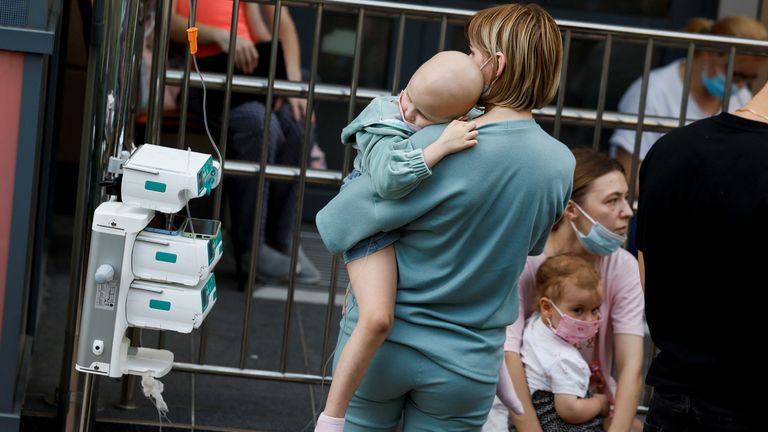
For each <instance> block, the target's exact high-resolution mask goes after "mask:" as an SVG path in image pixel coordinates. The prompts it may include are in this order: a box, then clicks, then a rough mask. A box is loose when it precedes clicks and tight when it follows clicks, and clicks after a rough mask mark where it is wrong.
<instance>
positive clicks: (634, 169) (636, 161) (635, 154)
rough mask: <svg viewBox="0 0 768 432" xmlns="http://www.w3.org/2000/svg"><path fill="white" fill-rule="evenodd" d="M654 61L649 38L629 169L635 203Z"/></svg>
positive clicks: (630, 192)
mask: <svg viewBox="0 0 768 432" xmlns="http://www.w3.org/2000/svg"><path fill="white" fill-rule="evenodd" d="M652 60H653V38H648V42H647V43H646V45H645V63H644V64H643V80H642V83H641V84H640V103H639V106H638V107H637V119H638V120H637V128H636V130H635V148H634V150H633V151H632V164H631V165H630V166H631V168H630V169H629V171H630V173H629V202H630V203H633V202H635V184H636V183H637V177H638V176H637V174H638V168H639V165H640V148H641V143H642V142H643V118H644V117H645V105H646V100H647V96H648V81H649V80H650V76H651V61H652Z"/></svg>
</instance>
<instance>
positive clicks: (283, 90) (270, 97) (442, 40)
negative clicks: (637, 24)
mask: <svg viewBox="0 0 768 432" xmlns="http://www.w3.org/2000/svg"><path fill="white" fill-rule="evenodd" d="M182 1H183V0H182ZM162 3H164V2H162ZM239 3H240V1H239V0H234V6H235V9H234V10H237V7H238V5H239ZM263 3H269V4H274V5H275V6H276V8H275V16H274V20H273V22H274V26H273V29H272V37H273V40H277V38H278V34H279V26H280V13H281V6H285V5H289V6H298V7H303V8H312V9H313V10H314V13H315V22H314V28H313V30H312V31H313V34H314V35H313V50H312V55H311V58H312V61H311V65H310V70H309V78H308V81H307V82H290V81H284V80H277V79H275V75H276V70H275V69H276V66H275V65H276V61H275V60H276V55H277V44H273V45H272V51H271V56H270V69H269V74H268V76H267V77H265V78H254V77H246V76H238V75H234V74H233V71H234V56H230V57H229V63H228V65H227V73H226V74H213V73H203V77H204V80H205V84H206V87H207V89H208V90H212V89H218V90H224V92H225V95H226V96H225V99H224V107H223V110H222V111H221V113H222V127H221V130H220V135H219V145H220V148H221V153H222V154H225V152H226V147H227V133H228V120H229V106H230V95H231V93H232V92H240V93H252V94H265V95H266V102H265V105H266V112H271V110H272V107H273V105H274V101H275V98H276V97H279V96H290V97H300V98H306V99H307V112H311V110H312V108H313V106H314V104H315V101H317V100H328V101H336V102H346V103H347V104H348V110H347V118H346V119H347V122H349V121H351V120H352V119H353V117H354V115H355V113H356V110H357V108H358V105H359V104H360V102H361V101H368V100H370V99H373V98H374V97H376V96H380V95H385V94H395V93H396V91H397V90H398V88H397V86H398V85H399V83H400V81H401V80H400V78H401V72H402V70H401V69H402V60H403V47H404V32H405V27H406V23H407V22H409V21H418V22H436V23H439V26H440V27H439V28H440V30H439V37H438V38H437V40H438V43H437V46H436V47H435V49H436V51H437V50H442V49H444V48H445V47H446V40H447V33H448V27H449V25H462V24H463V23H464V22H465V21H466V19H467V18H468V17H470V16H472V14H473V13H474V11H470V10H460V9H450V8H439V7H429V6H419V5H411V4H402V3H391V2H380V1H346V0H324V1H320V0H290V1H281V0H277V1H274V2H263ZM328 11H333V12H334V13H344V14H354V15H355V16H356V18H357V20H356V26H355V46H354V53H353V60H352V65H353V67H352V70H351V71H350V77H349V85H348V86H347V85H331V84H322V83H318V82H317V78H318V74H317V66H318V56H319V41H320V37H321V27H322V20H323V16H324V14H325V13H327V12H328ZM163 13H165V11H163ZM191 13H192V14H193V17H194V11H192V12H191ZM160 16H162V17H163V18H165V16H164V15H160ZM371 16H376V17H386V18H390V19H393V20H394V21H395V22H396V25H395V28H394V34H395V47H394V53H395V57H394V63H393V65H392V67H391V68H390V71H389V72H390V76H391V82H392V86H391V88H389V89H371V88H362V87H360V86H359V80H360V70H361V55H362V50H363V46H362V34H363V31H364V29H365V20H366V18H367V17H371ZM232 21H233V22H232V28H231V32H230V36H231V37H230V47H229V48H230V52H232V51H233V48H234V40H235V38H234V37H233V36H234V35H235V34H236V30H235V29H236V26H237V14H236V13H233V16H232ZM168 23H169V21H168V20H166V19H159V20H158V26H159V27H160V30H159V31H157V32H156V34H160V35H167V34H168V31H167V29H163V28H162V26H167V25H168ZM558 24H559V25H560V27H561V30H562V32H563V38H564V49H565V51H564V62H563V70H564V72H567V70H568V63H569V61H573V59H572V57H571V52H570V51H571V50H570V48H571V46H572V41H573V40H574V39H578V38H580V39H587V40H597V41H602V42H604V43H605V45H604V48H603V49H604V51H603V57H602V67H601V73H600V82H599V94H598V102H597V108H596V109H586V108H580V107H565V106H564V101H565V98H564V94H565V89H566V88H567V86H568V76H567V73H563V74H562V78H561V86H560V92H559V94H558V97H557V99H556V104H555V105H554V106H547V107H545V108H542V109H540V110H536V111H535V112H534V115H535V116H536V117H537V118H538V119H539V120H542V121H546V122H551V123H553V134H554V136H555V137H559V136H560V133H561V128H562V125H581V126H592V127H594V135H593V142H592V145H593V147H595V148H597V146H598V145H599V143H600V140H601V134H602V131H603V130H604V129H606V128H623V129H634V130H635V131H636V140H635V148H634V153H633V159H632V171H631V173H630V191H631V192H630V193H631V194H632V193H633V192H634V184H635V182H636V178H637V166H638V161H639V147H640V146H639V144H640V139H641V136H642V133H643V132H647V131H658V132H665V131H669V130H671V129H673V128H675V127H678V126H680V125H682V124H685V123H686V121H687V120H686V113H687V105H686V104H687V100H688V98H687V97H683V98H682V99H683V103H682V106H681V114H680V116H679V118H662V117H653V116H646V115H645V114H644V112H645V105H646V100H645V96H646V95H647V91H648V81H649V74H650V70H651V66H652V56H653V50H654V48H655V47H659V46H665V47H676V48H683V49H685V50H687V57H686V59H685V65H686V70H687V71H688V73H687V74H686V75H685V79H684V86H683V87H684V90H683V94H685V95H687V94H688V90H689V87H690V82H691V74H690V70H691V67H690V65H691V64H692V60H693V56H694V53H695V51H696V50H697V49H698V48H706V49H712V50H720V51H724V52H727V54H728V66H727V79H726V85H725V88H726V94H725V96H724V97H723V102H722V104H723V110H727V109H728V103H729V100H730V86H731V82H732V76H733V65H734V60H735V56H736V55H740V54H751V55H760V56H766V55H768V42H763V41H760V42H758V41H751V40H744V39H737V38H727V37H717V36H708V35H693V34H688V33H680V32H671V31H660V30H647V29H638V28H630V27H621V26H612V25H602V24H590V23H581V22H575V21H563V20H560V21H558ZM617 41H622V42H630V43H636V44H642V45H644V46H645V57H644V62H643V72H642V91H641V94H642V97H641V100H640V103H639V106H638V114H629V113H617V112H612V111H608V110H607V109H606V93H607V86H608V77H609V75H610V58H611V53H612V49H613V47H614V46H615V43H616V42H617ZM161 42H162V41H161ZM155 50H156V52H155V53H154V55H155V58H157V57H158V56H162V57H164V56H165V54H166V53H165V51H164V48H163V45H162V43H156V44H155ZM190 64H191V61H190V57H189V55H187V58H186V63H185V67H184V70H183V71H179V70H169V71H167V72H166V73H165V74H163V73H161V71H160V70H157V71H155V69H154V68H153V80H154V81H153V83H154V84H153V85H152V90H153V92H154V94H162V89H163V85H164V82H165V83H168V84H174V85H179V86H181V87H182V93H181V94H182V103H181V109H180V126H179V132H178V146H179V147H181V146H183V145H184V143H185V139H186V136H187V135H186V134H187V131H186V129H187V119H188V108H189V106H188V94H189V88H190V86H191V87H200V86H201V82H200V79H199V78H198V76H197V74H195V73H191V66H190ZM156 99H162V98H156ZM150 113H151V118H150V123H148V124H149V125H151V127H148V133H147V136H148V138H149V137H153V138H154V137H157V136H158V133H159V132H158V131H159V129H158V127H159V126H158V125H159V124H160V123H161V120H162V119H161V116H162V112H161V110H160V109H158V108H157V107H156V108H154V109H153V110H151V111H150ZM310 127H311V124H310V119H309V116H307V119H306V120H305V122H304V130H305V131H306V130H309V128H310ZM269 128H270V122H269V120H268V116H267V119H265V122H264V134H263V137H262V144H261V153H260V160H259V161H258V162H256V161H251V162H248V161H234V160H226V161H225V164H224V174H225V179H224V180H223V181H224V182H225V181H226V177H228V176H255V177H257V178H258V184H259V190H263V188H264V185H265V182H266V181H267V180H282V181H294V182H297V183H298V188H299V192H298V194H297V203H296V204H297V205H296V208H297V210H296V214H295V216H294V225H293V237H292V247H291V251H292V252H291V255H290V260H291V264H290V267H289V268H292V269H293V268H296V263H297V259H298V257H297V253H298V246H299V235H300V230H301V214H302V209H303V207H304V195H305V193H304V192H305V188H306V185H307V184H325V185H335V184H339V183H340V182H341V179H342V178H343V177H344V176H345V175H346V174H347V172H348V169H349V167H350V160H351V152H350V149H349V148H348V146H347V148H346V149H345V154H344V162H343V166H342V167H341V169H338V170H314V169H309V168H308V164H307V160H308V157H307V156H308V154H309V149H310V146H311V145H312V143H310V142H309V138H308V134H305V136H304V142H303V145H302V158H301V163H300V165H299V166H296V167H285V166H278V165H269V164H267V163H266V161H267V142H268V139H269ZM261 167H266V168H265V169H261ZM94 180H98V179H94ZM221 190H222V188H221V187H219V188H218V190H217V191H216V193H215V199H214V210H213V214H214V216H213V218H214V219H218V218H219V216H220V214H221ZM91 207H93V206H88V207H85V208H91ZM262 209H263V194H259V197H258V201H257V203H256V215H255V218H254V222H253V223H254V235H253V238H252V239H251V240H252V241H251V250H252V251H253V253H252V254H251V260H250V263H249V275H248V279H247V280H248V284H247V287H246V289H245V293H244V301H245V309H244V315H243V318H242V328H241V332H242V337H241V343H240V347H239V349H240V355H239V363H238V366H237V367H225V366H221V365H216V364H215V363H213V362H211V361H209V360H208V359H206V356H205V350H206V337H207V336H206V335H207V326H206V325H204V326H203V329H202V331H201V332H200V335H201V341H200V348H199V351H198V352H197V360H196V362H194V363H187V362H176V363H174V365H173V370H174V371H178V372H188V373H192V374H210V375H224V376H234V377H242V378H256V379H264V380H274V381H285V382H301V383H308V384H318V383H320V382H322V381H324V380H325V381H327V380H329V379H330V378H329V377H327V376H323V374H322V373H321V374H311V373H293V372H290V371H288V367H287V356H288V355H287V354H288V346H289V344H290V342H291V339H290V337H289V334H290V332H289V330H290V328H291V325H292V308H293V299H294V294H295V292H296V274H295V272H291V275H290V277H289V280H288V287H287V292H288V294H287V300H286V302H285V308H284V310H283V313H284V321H283V327H282V334H281V335H280V340H281V348H280V355H279V361H278V365H279V366H278V368H277V370H257V369H249V368H247V361H246V360H247V352H248V344H249V334H248V331H249V330H248V327H249V323H250V321H251V307H250V305H251V302H252V298H253V291H254V280H255V271H256V263H257V260H258V249H259V248H258V246H257V245H259V244H260V242H261V239H260V238H259V235H260V234H259V232H260V223H261V221H262ZM86 219H87V218H86ZM83 220H85V219H83ZM83 223H85V222H83ZM85 230H87V225H85ZM76 252H77V251H76ZM80 256H86V254H82V253H81V254H80ZM338 272H339V263H338V258H336V257H335V258H334V259H333V260H332V262H331V278H330V282H329V285H328V287H327V294H328V303H327V305H326V308H327V309H326V313H325V320H324V323H323V325H324V332H323V340H322V342H321V346H322V355H321V358H322V359H325V358H327V357H328V354H329V352H330V350H329V348H330V337H331V328H332V327H331V321H332V316H333V313H334V308H335V306H334V298H335V294H336V290H337V288H338V287H337V286H336V285H337V282H338V276H337V274H338ZM320 367H321V369H322V365H320Z"/></svg>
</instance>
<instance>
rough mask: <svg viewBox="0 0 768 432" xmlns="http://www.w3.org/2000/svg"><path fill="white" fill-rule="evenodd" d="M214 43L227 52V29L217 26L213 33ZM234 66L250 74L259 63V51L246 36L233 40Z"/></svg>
mask: <svg viewBox="0 0 768 432" xmlns="http://www.w3.org/2000/svg"><path fill="white" fill-rule="evenodd" d="M213 38H214V40H215V41H216V44H217V45H218V46H219V47H220V48H221V49H222V51H224V52H225V53H228V52H229V31H228V30H224V29H219V28H217V29H216V31H215V34H214V35H213ZM234 54H235V68H237V70H239V71H240V72H243V73H245V74H250V73H251V72H253V71H254V70H255V69H256V66H257V65H258V64H259V52H258V51H256V47H254V46H253V42H251V41H250V40H249V39H248V38H244V37H241V36H238V37H237V39H236V40H235V53H234Z"/></svg>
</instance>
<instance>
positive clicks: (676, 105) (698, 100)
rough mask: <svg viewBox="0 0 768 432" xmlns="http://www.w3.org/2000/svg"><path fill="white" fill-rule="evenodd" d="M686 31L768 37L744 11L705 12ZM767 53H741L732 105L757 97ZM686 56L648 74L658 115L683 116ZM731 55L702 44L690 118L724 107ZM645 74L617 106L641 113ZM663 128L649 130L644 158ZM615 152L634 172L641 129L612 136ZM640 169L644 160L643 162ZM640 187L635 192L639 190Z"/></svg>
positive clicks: (649, 100)
mask: <svg viewBox="0 0 768 432" xmlns="http://www.w3.org/2000/svg"><path fill="white" fill-rule="evenodd" d="M682 31H684V32H687V33H697V34H705V35H712V36H724V37H738V38H747V39H757V40H768V31H767V30H766V28H765V26H764V25H763V24H761V23H760V22H758V21H756V20H754V19H752V18H749V17H744V16H733V17H725V18H721V19H719V20H718V21H712V20H709V19H705V18H693V19H691V20H690V21H689V22H688V23H687V24H686V26H685V27H684V28H683V29H682ZM764 63H765V57H753V56H747V55H737V56H736V58H735V60H734V63H733V76H732V80H731V88H730V101H729V104H728V110H729V111H731V112H732V111H734V110H735V109H736V108H739V107H742V106H744V104H746V103H747V101H749V100H750V99H751V97H752V94H751V92H750V90H749V87H750V85H751V84H752V82H753V81H754V80H755V79H756V78H757V76H758V74H759V72H760V69H761V67H762V65H763V64H764ZM686 67H687V65H686V59H685V58H681V59H677V60H675V61H673V62H672V63H670V64H667V65H665V66H661V67H658V68H656V69H653V70H652V71H651V73H650V75H649V78H648V86H647V88H648V90H647V96H646V104H645V115H647V116H654V117H671V118H679V117H680V107H681V106H682V102H683V90H684V87H685V86H684V85H683V84H684V81H685V76H686ZM727 69H728V55H727V53H725V52H723V51H711V50H710V51H707V50H697V51H696V52H695V53H694V55H693V58H692V60H691V62H690V74H691V75H690V76H691V79H690V85H689V87H688V94H687V95H686V97H687V98H688V104H687V110H686V118H687V120H688V121H689V122H690V121H693V120H699V119H703V118H707V117H711V116H713V115H716V114H717V113H719V112H720V111H721V110H722V106H723V97H724V94H725V89H726V87H725V82H726V81H727V80H726V74H727ZM641 89H642V78H637V79H636V80H635V81H634V82H633V83H632V84H631V85H630V86H629V87H628V88H627V90H626V91H625V92H624V95H623V96H622V97H621V100H620V101H619V105H618V109H617V111H619V112H622V113H631V114H634V113H637V109H638V107H639V106H640V96H641V94H640V93H641ZM663 135H664V134H663V133H661V132H643V133H642V137H641V140H640V149H639V153H638V157H639V160H640V162H641V163H642V161H643V159H645V156H646V154H648V151H649V150H650V149H651V147H652V146H653V144H654V143H655V142H656V141H657V140H658V139H659V138H661V137H662V136H663ZM610 145H611V155H612V156H614V157H615V158H616V159H617V160H618V161H619V162H620V163H621V164H622V166H623V167H624V171H625V172H626V173H627V174H628V175H629V174H630V173H631V172H630V168H631V166H632V154H633V152H634V149H635V130H634V129H633V130H630V129H617V130H616V131H615V132H614V133H613V135H612V136H611V138H610ZM637 169H638V171H639V169H640V165H638V167H637ZM638 191H639V190H638ZM638 191H636V193H635V196H637V193H638Z"/></svg>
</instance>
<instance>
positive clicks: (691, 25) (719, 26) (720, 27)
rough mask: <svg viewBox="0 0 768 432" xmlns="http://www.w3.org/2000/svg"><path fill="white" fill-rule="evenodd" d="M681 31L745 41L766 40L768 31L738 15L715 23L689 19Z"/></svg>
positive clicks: (751, 20)
mask: <svg viewBox="0 0 768 432" xmlns="http://www.w3.org/2000/svg"><path fill="white" fill-rule="evenodd" d="M683 31H684V32H688V33H701V34H710V35H715V36H732V37H739V38H746V39H762V40H765V39H768V30H766V28H765V26H764V25H763V24H762V23H760V22H759V21H756V20H754V19H752V18H750V17H746V16H739V15H737V16H729V17H724V18H721V19H719V20H717V21H713V20H711V19H707V18H701V17H697V18H691V19H690V20H689V21H688V22H687V23H686V24H685V27H683Z"/></svg>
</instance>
